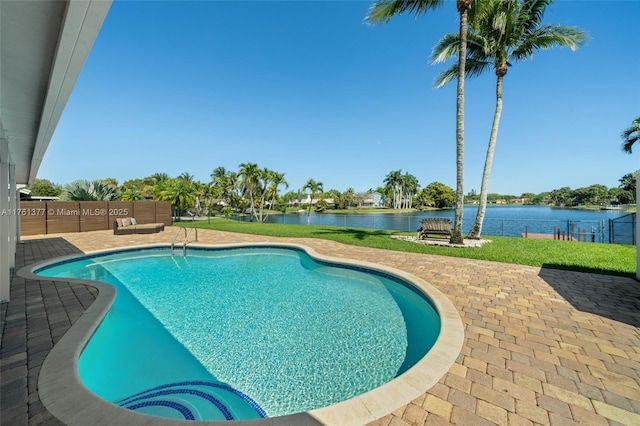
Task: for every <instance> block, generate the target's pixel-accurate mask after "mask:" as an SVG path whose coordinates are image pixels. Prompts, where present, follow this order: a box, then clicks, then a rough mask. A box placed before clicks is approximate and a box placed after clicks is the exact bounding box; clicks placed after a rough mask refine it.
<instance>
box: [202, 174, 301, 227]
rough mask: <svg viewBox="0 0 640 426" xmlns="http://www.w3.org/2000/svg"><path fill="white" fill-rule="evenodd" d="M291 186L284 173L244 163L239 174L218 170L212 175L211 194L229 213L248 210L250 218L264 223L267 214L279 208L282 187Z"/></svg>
mask: <svg viewBox="0 0 640 426" xmlns="http://www.w3.org/2000/svg"><path fill="white" fill-rule="evenodd" d="M281 186H284V187H285V188H288V187H289V184H288V183H287V181H286V180H285V178H284V173H280V172H276V171H273V170H269V169H267V168H260V167H259V166H258V165H257V164H256V163H242V164H240V166H239V170H238V171H237V172H232V171H227V170H226V169H225V168H224V167H217V168H216V169H214V171H213V173H211V184H210V188H211V192H210V195H213V196H214V197H216V198H219V199H221V201H222V203H224V204H225V205H226V206H227V207H229V209H230V210H229V209H227V210H226V211H227V212H229V213H230V212H233V211H238V210H241V211H243V210H246V209H248V210H249V212H250V214H251V217H252V218H253V219H255V220H256V221H259V222H263V221H264V220H265V219H266V218H267V216H268V212H265V207H266V208H267V210H268V211H270V210H273V209H274V207H276V206H277V200H278V198H279V191H280V187H281Z"/></svg>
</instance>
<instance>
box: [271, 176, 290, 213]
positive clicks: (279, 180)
mask: <svg viewBox="0 0 640 426" xmlns="http://www.w3.org/2000/svg"><path fill="white" fill-rule="evenodd" d="M280 185H284V188H285V189H287V188H289V183H288V182H287V181H286V180H285V178H284V173H280V172H273V171H272V172H271V183H270V185H269V194H271V203H270V204H269V209H273V206H274V204H275V203H276V199H277V198H278V187H279V186H280Z"/></svg>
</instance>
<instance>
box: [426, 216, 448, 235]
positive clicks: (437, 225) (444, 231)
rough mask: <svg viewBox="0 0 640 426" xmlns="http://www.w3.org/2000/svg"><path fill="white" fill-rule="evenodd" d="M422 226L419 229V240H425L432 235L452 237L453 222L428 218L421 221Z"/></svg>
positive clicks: (438, 218)
mask: <svg viewBox="0 0 640 426" xmlns="http://www.w3.org/2000/svg"><path fill="white" fill-rule="evenodd" d="M420 224H421V225H422V226H421V227H420V228H419V229H418V239H419V240H424V239H427V238H429V234H431V235H449V236H451V220H450V219H444V218H440V217H428V218H426V219H422V220H421V221H420Z"/></svg>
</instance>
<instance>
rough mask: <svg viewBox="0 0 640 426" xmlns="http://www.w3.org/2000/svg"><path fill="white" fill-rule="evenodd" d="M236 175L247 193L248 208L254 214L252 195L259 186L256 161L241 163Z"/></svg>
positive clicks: (258, 171) (258, 170) (258, 172)
mask: <svg viewBox="0 0 640 426" xmlns="http://www.w3.org/2000/svg"><path fill="white" fill-rule="evenodd" d="M238 176H239V177H241V180H240V184H241V185H242V187H243V188H244V190H245V191H246V192H247V193H249V209H250V210H251V213H250V214H251V216H254V215H255V204H254V199H253V198H254V196H255V191H256V189H257V188H258V187H259V184H260V182H259V178H260V169H259V168H258V165H257V164H256V163H242V164H240V170H239V171H238Z"/></svg>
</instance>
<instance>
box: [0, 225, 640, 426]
mask: <svg viewBox="0 0 640 426" xmlns="http://www.w3.org/2000/svg"><path fill="white" fill-rule="evenodd" d="M174 229H175V228H171V227H168V228H167V230H166V231H165V232H161V233H159V234H149V235H113V233H112V232H111V231H96V232H86V233H74V234H58V235H49V236H42V237H28V238H25V240H24V241H23V242H22V243H20V244H18V248H17V257H16V269H20V268H21V267H22V266H25V265H29V264H31V263H34V262H37V261H40V260H44V259H48V258H51V257H57V256H61V255H65V254H71V253H82V252H89V251H94V250H100V249H107V248H113V247H124V246H132V245H140V244H150V243H169V242H170V241H171V239H172V237H173V234H174V232H175V231H174ZM198 234H199V235H198V236H199V241H200V242H201V243H210V244H220V243H238V242H264V241H274V240H276V241H279V242H296V243H300V244H304V245H307V246H309V247H311V248H313V249H314V250H316V251H317V252H318V253H321V254H326V255H330V256H334V257H342V258H350V259H356V260H362V261H367V262H376V263H380V264H384V265H388V266H391V267H394V268H398V269H400V270H403V271H406V272H409V273H411V274H414V275H416V276H417V277H419V278H422V279H424V280H426V281H428V282H430V283H431V284H432V285H434V286H435V287H437V288H438V289H439V290H440V291H441V292H443V293H444V294H445V295H447V297H448V298H449V299H450V300H451V301H452V303H453V304H454V305H455V306H456V308H457V309H458V311H459V313H460V316H461V317H462V321H463V323H464V326H465V341H464V346H463V348H462V352H461V353H460V355H459V356H458V358H457V361H456V363H455V364H453V366H452V367H451V368H450V369H449V371H448V372H447V373H446V374H445V375H444V376H443V377H442V378H441V379H440V381H439V382H438V384H436V385H435V386H433V387H432V388H431V389H430V390H429V391H428V392H427V393H425V394H424V395H422V396H421V397H419V398H417V399H415V400H414V401H413V402H412V403H411V404H408V405H406V406H404V407H401V408H399V409H397V410H396V411H394V412H393V413H389V414H388V415H386V416H385V417H383V418H381V419H379V420H377V421H376V422H374V423H372V424H375V425H394V426H395V425H422V424H429V425H439V424H463V425H473V426H476V425H485V424H500V425H537V424H541V425H565V424H566V425H570V424H588V425H617V424H625V425H639V424H640V283H638V282H637V281H636V280H634V279H631V278H623V277H614V276H605V275H595V274H586V273H578V272H568V271H562V270H557V269H548V268H534V267H527V266H518V265H509V264H502V263H495V262H485V261H476V260H468V259H457V258H449V257H442V256H431V255H421V254H412V253H399V252H392V251H385V250H378V249H370V248H364V247H354V246H346V245H342V244H339V243H336V242H332V241H325V240H315V239H287V238H273V237H263V236H253V235H244V234H233V233H225V232H217V231H204V230H199V232H198ZM96 294H97V291H96V290H95V289H94V288H93V287H91V286H85V285H77V284H69V283H60V282H56V283H54V282H52V281H49V280H46V279H43V280H25V279H22V278H20V277H17V276H15V275H14V276H13V278H12V282H11V302H9V303H5V304H2V305H1V307H0V332H1V333H2V334H1V336H0V337H1V346H0V356H1V358H0V360H1V361H0V366H1V367H0V368H1V370H0V374H1V385H0V407H1V413H0V420H1V422H2V424H3V425H4V424H7V425H27V424H29V425H39V424H47V425H49V424H60V422H59V421H57V419H55V418H53V417H52V416H51V414H50V413H48V412H47V410H46V409H45V408H44V406H43V405H42V403H41V401H40V399H39V396H38V392H37V380H38V372H39V370H40V367H41V365H42V362H43V361H44V358H45V357H46V355H47V354H48V352H49V350H50V349H51V348H52V347H53V345H54V344H55V343H56V342H57V341H58V340H59V339H60V337H61V336H62V335H63V334H64V333H65V332H66V330H68V329H69V327H70V326H71V324H72V323H73V322H74V321H75V320H76V319H77V318H78V317H79V316H80V315H81V314H82V313H83V312H84V310H85V309H86V308H87V307H88V306H89V305H90V304H91V303H92V302H93V300H94V299H95V297H96ZM90 422H91V420H90V419H88V423H90Z"/></svg>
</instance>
